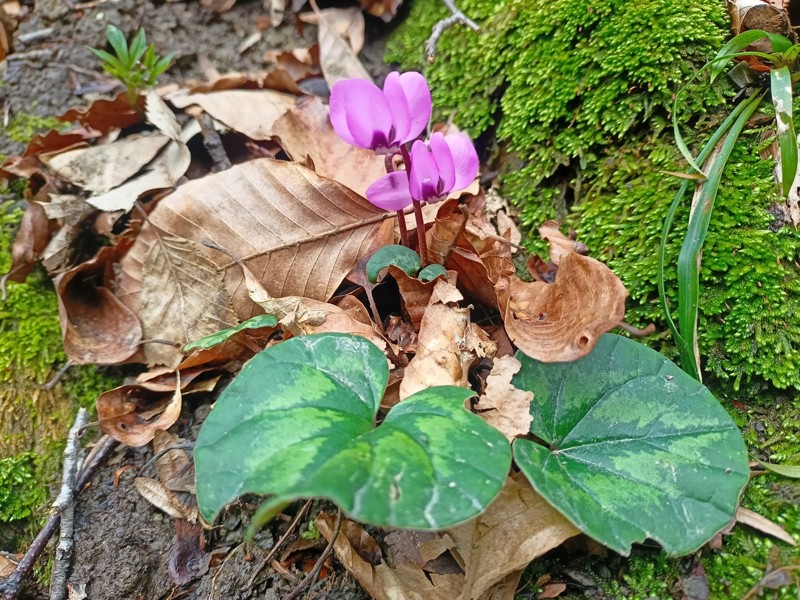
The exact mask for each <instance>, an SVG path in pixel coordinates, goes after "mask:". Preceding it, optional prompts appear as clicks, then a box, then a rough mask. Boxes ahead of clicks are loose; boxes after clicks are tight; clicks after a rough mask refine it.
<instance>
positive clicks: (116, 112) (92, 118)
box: [58, 92, 143, 134]
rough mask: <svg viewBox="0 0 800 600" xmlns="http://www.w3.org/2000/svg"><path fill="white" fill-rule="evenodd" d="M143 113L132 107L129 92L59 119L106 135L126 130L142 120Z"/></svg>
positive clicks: (78, 109) (94, 103) (68, 113)
mask: <svg viewBox="0 0 800 600" xmlns="http://www.w3.org/2000/svg"><path fill="white" fill-rule="evenodd" d="M142 114H143V113H142V112H140V110H137V109H136V108H134V107H132V106H131V103H130V101H129V100H128V93H127V92H120V93H119V94H117V96H116V98H114V99H113V100H106V99H103V98H101V99H100V100H95V101H94V102H92V104H91V106H89V107H88V108H83V107H81V108H71V109H69V110H68V111H67V112H65V113H64V114H63V115H61V116H59V117H58V120H59V121H63V122H65V123H72V122H78V123H80V124H81V125H83V126H84V127H86V128H87V129H92V130H95V131H99V132H100V133H102V134H106V133H108V132H110V131H112V130H114V129H124V128H126V127H130V126H131V125H136V123H140V122H141V120H142Z"/></svg>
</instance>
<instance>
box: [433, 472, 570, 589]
mask: <svg viewBox="0 0 800 600" xmlns="http://www.w3.org/2000/svg"><path fill="white" fill-rule="evenodd" d="M447 533H448V534H449V535H450V537H451V538H452V539H453V541H454V542H455V548H454V549H453V550H452V552H453V554H454V556H455V557H456V560H458V561H459V562H460V563H461V565H462V566H463V567H464V572H465V580H464V590H463V594H462V596H461V597H462V598H464V599H479V598H480V599H483V598H490V597H491V598H497V597H498V596H496V595H492V594H491V590H492V588H494V587H496V586H503V587H505V588H506V589H508V590H510V593H509V595H507V596H505V597H507V598H509V600H511V599H513V597H514V596H513V594H514V590H515V589H516V581H518V580H519V576H520V575H521V574H522V570H523V569H524V568H525V567H526V566H528V564H529V563H530V562H531V561H533V560H534V559H536V558H538V557H539V556H541V555H542V554H544V553H545V552H548V551H550V550H552V549H553V548H556V547H557V546H560V545H561V544H562V543H563V542H564V541H565V540H567V539H569V538H571V537H573V536H575V535H578V534H579V533H580V531H579V530H578V529H577V528H576V527H575V526H574V525H573V524H572V523H570V522H569V521H567V519H566V518H564V517H563V516H562V515H561V513H559V512H558V511H557V510H556V509H555V508H553V507H552V506H551V505H550V504H549V503H548V502H547V501H546V500H545V499H544V498H542V497H541V496H540V495H539V494H537V493H536V492H535V491H534V489H533V488H532V487H531V485H530V483H528V480H527V479H526V478H525V476H524V475H522V474H521V473H517V474H516V475H514V476H513V477H509V478H508V479H507V480H506V484H505V485H504V486H503V489H502V490H501V491H500V494H499V495H498V496H497V498H495V499H494V500H493V501H492V503H491V504H490V505H489V506H488V508H487V509H486V510H485V511H484V512H483V513H481V514H480V515H478V516H477V517H475V518H474V519H472V520H470V521H467V522H466V523H464V524H463V525H458V526H457V527H454V528H452V529H448V530H447ZM509 579H511V580H512V581H513V585H509V581H508V580H509Z"/></svg>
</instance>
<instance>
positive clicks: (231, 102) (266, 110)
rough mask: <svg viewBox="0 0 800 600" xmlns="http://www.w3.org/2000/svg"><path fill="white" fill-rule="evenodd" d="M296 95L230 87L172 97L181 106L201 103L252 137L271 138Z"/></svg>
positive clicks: (255, 138)
mask: <svg viewBox="0 0 800 600" xmlns="http://www.w3.org/2000/svg"><path fill="white" fill-rule="evenodd" d="M295 101H296V96H293V95H291V94H284V93H282V92H276V91H273V90H227V91H221V92H210V93H207V94H191V95H188V96H176V97H173V98H172V99H171V100H170V102H172V104H174V105H175V106H176V107H178V108H186V107H187V106H191V105H192V104H196V105H198V106H200V107H201V108H202V109H203V110H204V111H205V112H207V113H208V114H210V115H211V116H212V117H214V118H215V119H217V120H218V121H222V122H223V123H225V125H227V126H228V127H230V128H231V129H232V130H234V131H238V132H239V133H243V134H244V135H246V136H247V137H249V138H250V139H252V140H258V141H261V140H268V139H270V137H271V136H272V126H273V124H274V123H275V121H276V120H277V119H278V118H279V117H280V116H281V115H283V114H284V113H285V112H286V111H287V110H290V109H291V108H292V107H294V105H295Z"/></svg>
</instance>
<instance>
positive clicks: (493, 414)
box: [475, 356, 533, 441]
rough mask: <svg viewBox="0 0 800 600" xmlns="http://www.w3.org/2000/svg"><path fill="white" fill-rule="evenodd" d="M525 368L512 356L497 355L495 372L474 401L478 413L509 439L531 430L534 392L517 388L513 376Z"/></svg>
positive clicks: (487, 379)
mask: <svg viewBox="0 0 800 600" xmlns="http://www.w3.org/2000/svg"><path fill="white" fill-rule="evenodd" d="M521 368H522V363H521V362H519V361H518V360H517V359H516V358H514V357H513V356H500V357H497V358H495V359H494V366H493V367H492V372H491V373H489V376H488V377H487V378H486V391H485V393H484V395H483V396H481V397H480V399H479V400H478V403H477V404H476V405H475V410H476V411H477V412H478V415H479V416H480V417H481V418H482V419H483V420H484V421H486V422H487V423H488V424H489V425H491V426H492V427H494V428H495V429H497V430H499V431H500V432H502V433H503V435H505V436H506V437H507V438H508V439H509V441H512V440H513V439H514V438H515V437H517V436H520V435H526V434H527V433H528V432H529V431H530V426H531V421H532V420H533V417H532V416H531V400H533V392H526V391H525V390H520V389H517V388H515V387H514V386H513V385H512V383H511V378H512V377H513V376H514V375H515V374H516V373H518V372H519V370H520V369H521Z"/></svg>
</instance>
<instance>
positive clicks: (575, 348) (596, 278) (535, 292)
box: [495, 252, 628, 362]
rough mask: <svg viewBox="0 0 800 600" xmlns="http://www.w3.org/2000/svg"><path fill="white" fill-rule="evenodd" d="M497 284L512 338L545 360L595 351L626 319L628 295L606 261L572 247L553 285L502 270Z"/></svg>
mask: <svg viewBox="0 0 800 600" xmlns="http://www.w3.org/2000/svg"><path fill="white" fill-rule="evenodd" d="M495 288H496V290H497V295H498V301H499V304H500V308H501V311H502V312H503V315H504V320H505V328H506V332H507V333H508V336H509V338H511V341H512V342H514V344H516V346H517V348H519V349H520V350H521V351H522V352H524V353H525V354H527V355H528V356H530V357H531V358H534V359H536V360H540V361H542V362H571V361H574V360H577V359H578V358H580V357H582V356H585V355H586V354H588V353H589V352H591V350H592V348H594V345H595V343H596V342H597V340H598V339H599V338H600V336H601V335H602V334H603V333H605V332H606V331H609V330H610V329H612V328H614V327H616V325H617V324H618V323H619V322H620V321H622V319H623V317H624V316H625V298H626V297H627V295H628V291H627V290H626V289H625V286H624V285H622V282H621V281H620V280H619V278H618V277H617V276H616V275H614V273H613V272H612V271H611V270H610V269H609V268H608V267H607V266H605V265H604V264H603V263H601V262H599V261H597V260H595V259H593V258H589V257H586V256H581V255H580V254H576V253H574V252H573V253H569V254H566V255H565V256H564V257H563V258H562V259H561V264H560V265H559V267H558V273H557V274H556V279H555V282H554V283H552V284H547V283H543V282H541V281H535V282H533V283H525V282H523V281H521V280H519V279H517V278H516V277H515V276H509V275H503V276H501V277H500V279H499V281H497V283H496V285H495Z"/></svg>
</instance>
